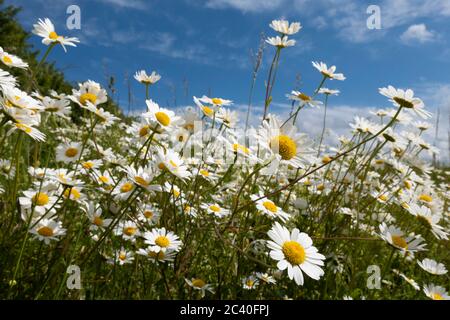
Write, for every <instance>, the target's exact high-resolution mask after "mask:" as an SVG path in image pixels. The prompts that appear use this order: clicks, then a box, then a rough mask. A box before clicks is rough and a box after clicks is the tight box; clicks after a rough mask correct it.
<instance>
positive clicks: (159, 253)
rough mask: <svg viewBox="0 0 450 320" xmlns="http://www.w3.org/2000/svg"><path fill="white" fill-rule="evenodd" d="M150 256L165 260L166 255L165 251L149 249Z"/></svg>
mask: <svg viewBox="0 0 450 320" xmlns="http://www.w3.org/2000/svg"><path fill="white" fill-rule="evenodd" d="M148 256H149V257H150V258H153V259H156V260H163V259H164V257H165V255H164V252H163V251H160V252H155V251H149V252H148Z"/></svg>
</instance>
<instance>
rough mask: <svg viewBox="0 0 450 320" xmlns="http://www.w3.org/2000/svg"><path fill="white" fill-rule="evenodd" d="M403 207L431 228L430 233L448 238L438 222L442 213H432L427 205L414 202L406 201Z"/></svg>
mask: <svg viewBox="0 0 450 320" xmlns="http://www.w3.org/2000/svg"><path fill="white" fill-rule="evenodd" d="M419 197H423V198H424V199H427V198H426V197H429V196H428V195H421V196H419ZM419 201H420V200H419ZM405 203H406V202H405ZM405 207H406V209H407V210H408V211H409V213H411V214H412V215H413V216H415V217H417V218H418V219H419V220H420V221H421V222H424V224H425V225H426V226H427V227H428V228H430V229H431V233H433V235H434V236H435V237H436V238H437V239H439V240H441V239H445V240H448V232H447V231H446V230H445V228H444V227H443V226H441V225H439V222H440V221H441V219H442V215H441V214H440V213H439V212H436V213H433V211H432V210H431V209H430V208H429V207H428V206H426V205H422V204H420V205H418V204H416V203H411V204H407V203H406V205H405Z"/></svg>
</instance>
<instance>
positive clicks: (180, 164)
mask: <svg viewBox="0 0 450 320" xmlns="http://www.w3.org/2000/svg"><path fill="white" fill-rule="evenodd" d="M155 163H156V166H157V167H158V169H159V170H162V171H163V170H167V171H169V172H170V173H171V174H173V175H175V176H177V177H178V178H180V179H187V178H189V177H190V175H191V173H190V172H189V171H188V167H187V166H186V165H185V164H184V161H183V159H182V158H181V157H180V156H179V155H178V153H177V152H175V151H173V150H172V149H166V150H164V149H163V148H160V147H158V148H157V149H156V154H155Z"/></svg>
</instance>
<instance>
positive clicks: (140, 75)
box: [134, 70, 161, 85]
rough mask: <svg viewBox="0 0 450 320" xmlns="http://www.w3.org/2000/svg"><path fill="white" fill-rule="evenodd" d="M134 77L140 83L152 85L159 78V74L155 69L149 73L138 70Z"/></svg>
mask: <svg viewBox="0 0 450 320" xmlns="http://www.w3.org/2000/svg"><path fill="white" fill-rule="evenodd" d="M134 78H135V79H136V80H137V81H139V82H140V83H142V84H145V85H152V84H155V83H156V82H158V81H159V80H160V79H161V76H160V75H159V74H157V73H156V72H155V71H152V73H151V74H150V75H147V72H146V71H145V70H140V71H137V72H136V74H135V75H134Z"/></svg>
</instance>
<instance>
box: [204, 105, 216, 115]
mask: <svg viewBox="0 0 450 320" xmlns="http://www.w3.org/2000/svg"><path fill="white" fill-rule="evenodd" d="M202 110H203V113H204V114H206V115H207V116H209V117H211V116H212V115H213V114H214V110H213V109H211V108H210V107H207V106H203V107H202Z"/></svg>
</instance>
